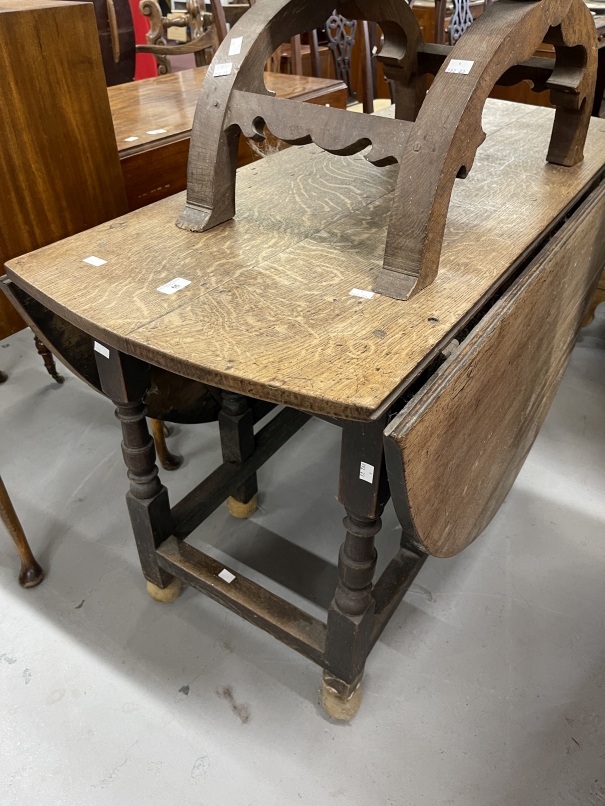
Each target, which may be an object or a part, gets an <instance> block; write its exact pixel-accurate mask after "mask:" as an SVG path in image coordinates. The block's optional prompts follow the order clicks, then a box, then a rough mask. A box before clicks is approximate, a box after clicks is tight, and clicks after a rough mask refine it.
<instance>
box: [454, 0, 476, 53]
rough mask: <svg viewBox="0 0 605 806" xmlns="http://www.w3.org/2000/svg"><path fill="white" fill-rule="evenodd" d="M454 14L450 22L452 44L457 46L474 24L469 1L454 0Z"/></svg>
mask: <svg viewBox="0 0 605 806" xmlns="http://www.w3.org/2000/svg"><path fill="white" fill-rule="evenodd" d="M453 2H454V13H453V14H452V18H451V20H450V30H449V33H450V43H451V44H452V45H455V44H456V42H457V41H458V40H459V39H460V37H461V36H462V34H463V33H464V32H465V31H466V29H467V28H470V26H471V25H472V24H473V15H472V13H471V6H470V2H469V0H453Z"/></svg>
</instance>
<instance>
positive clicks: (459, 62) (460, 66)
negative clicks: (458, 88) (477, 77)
mask: <svg viewBox="0 0 605 806" xmlns="http://www.w3.org/2000/svg"><path fill="white" fill-rule="evenodd" d="M474 64H475V62H469V61H467V60H466V59H452V61H451V62H450V63H449V64H448V66H447V67H446V68H445V72H446V73H459V74H460V75H462V76H467V75H468V74H469V73H470V72H471V67H472V66H473V65H474Z"/></svg>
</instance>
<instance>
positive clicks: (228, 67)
mask: <svg viewBox="0 0 605 806" xmlns="http://www.w3.org/2000/svg"><path fill="white" fill-rule="evenodd" d="M232 70H233V62H225V64H215V65H214V73H213V74H212V75H213V76H215V77H216V76H230V75H231V71H232Z"/></svg>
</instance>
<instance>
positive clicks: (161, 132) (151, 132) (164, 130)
mask: <svg viewBox="0 0 605 806" xmlns="http://www.w3.org/2000/svg"><path fill="white" fill-rule="evenodd" d="M167 131H168V129H149V131H148V132H145V134H166V132H167Z"/></svg>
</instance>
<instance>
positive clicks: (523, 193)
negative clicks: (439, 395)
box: [7, 101, 605, 420]
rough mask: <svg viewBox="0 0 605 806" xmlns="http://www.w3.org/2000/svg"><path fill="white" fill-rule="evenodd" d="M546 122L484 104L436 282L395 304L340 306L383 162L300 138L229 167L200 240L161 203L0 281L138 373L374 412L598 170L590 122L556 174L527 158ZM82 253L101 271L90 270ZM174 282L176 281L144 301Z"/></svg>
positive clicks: (370, 253)
mask: <svg viewBox="0 0 605 806" xmlns="http://www.w3.org/2000/svg"><path fill="white" fill-rule="evenodd" d="M511 108H513V109H515V108H516V109H518V117H517V119H516V120H510V119H509V118H507V115H508V110H509V109H511ZM503 110H506V112H503ZM492 112H493V114H494V115H495V117H496V118H499V121H498V123H496V124H492V125H490V116H491V115H492ZM552 114H553V113H552V112H551V110H548V109H531V110H530V111H528V108H527V107H522V106H516V105H509V104H508V103H507V102H498V101H488V103H487V105H486V112H485V119H486V128H485V130H486V132H487V133H488V136H487V138H486V141H485V143H484V144H483V146H482V147H481V148H480V149H479V151H478V153H477V158H476V164H475V168H474V170H473V172H472V173H471V174H470V175H469V177H468V178H467V179H466V180H464V181H457V182H456V185H455V188H454V193H453V196H452V203H451V206H450V211H449V215H448V221H447V227H446V233H445V240H444V246H443V251H442V255H441V263H440V270H439V273H438V276H437V279H436V280H435V282H434V283H433V284H432V285H431V286H429V287H428V288H426V289H424V290H423V291H422V292H421V293H419V294H418V295H416V297H414V298H412V299H410V300H407V301H401V300H394V299H391V298H388V297H384V296H381V295H378V294H377V295H375V296H374V297H372V298H371V299H363V298H359V297H355V296H350V291H351V290H352V289H354V288H356V289H361V290H368V289H371V288H372V284H373V281H374V279H375V276H376V273H377V272H378V271H379V269H380V267H381V265H382V260H383V256H384V247H385V240H386V226H387V212H388V209H389V206H390V205H391V203H392V199H391V197H390V196H391V194H392V192H393V190H394V186H395V179H396V173H397V171H396V168H395V170H393V167H388V168H376V167H374V166H372V165H370V164H369V163H367V161H366V160H364V159H363V157H362V156H361V155H358V156H355V157H336V156H331V155H329V154H325V153H323V152H319V151H318V150H317V149H316V147H315V146H304V147H302V148H293V149H290V150H289V151H286V152H282V153H281V154H279V155H276V156H275V157H271V158H269V159H266V160H264V161H262V162H261V163H256V164H255V165H252V166H248V167H246V168H244V169H242V170H241V171H240V172H239V174H238V213H237V216H236V218H235V219H234V220H233V221H230V222H227V223H225V224H223V225H221V226H218V227H216V228H214V229H212V230H210V231H208V232H205V233H191V232H186V231H184V230H180V229H178V228H177V227H176V226H175V224H174V221H175V218H176V216H177V215H178V214H179V212H180V210H181V208H182V205H183V197H182V195H177V196H175V197H172V198H170V199H166V200H164V201H162V202H159V203H157V204H155V205H151V206H150V207H149V208H146V209H144V210H139V211H136V212H134V213H132V214H130V215H127V216H123V217H122V218H120V219H119V220H117V221H115V222H112V223H110V224H106V225H102V226H100V227H96V228H95V229H93V230H90V231H88V232H86V233H82V234H80V235H77V236H75V237H73V238H70V239H69V240H67V241H64V242H62V243H60V244H55V245H53V246H50V247H47V248H46V249H44V250H39V251H38V252H36V253H33V254H31V255H28V256H25V257H22V258H17V259H14V260H12V261H10V262H9V264H8V266H7V271H8V274H9V277H11V278H12V279H15V280H16V281H17V282H18V284H19V285H21V286H22V287H23V288H25V289H26V290H27V291H28V292H29V293H31V294H32V296H34V297H35V298H36V299H38V300H39V301H40V302H42V303H43V304H45V305H47V306H48V307H49V308H51V309H52V310H54V311H55V312H56V313H58V314H59V315H61V316H63V317H65V318H66V319H68V320H69V321H71V322H73V323H74V324H75V325H77V326H79V327H82V329H84V330H86V332H88V333H90V334H92V335H93V336H94V337H95V338H98V339H100V340H104V341H105V343H107V344H109V345H111V346H113V347H116V348H117V349H121V350H124V351H126V352H128V353H130V354H132V355H134V356H137V357H139V358H142V359H144V360H145V361H149V362H150V363H152V364H155V365H157V366H160V367H163V368H166V369H169V370H171V371H174V372H177V373H180V374H182V375H185V376H187V377H190V378H194V379H196V380H200V381H203V382H206V383H210V384H213V385H217V386H220V387H221V388H224V389H229V390H232V391H236V392H243V393H245V394H247V395H251V396H254V397H257V398H261V399H265V400H270V401H272V402H277V403H286V404H288V405H292V406H296V407H298V408H302V409H306V410H308V411H311V412H313V413H319V414H325V415H331V416H337V417H342V418H349V419H357V420H370V419H375V418H376V417H378V416H380V414H381V413H382V412H383V411H384V410H385V408H386V407H387V406H388V405H389V403H390V402H391V401H392V400H393V399H394V398H395V397H397V396H398V395H399V394H400V392H401V391H402V389H403V388H404V387H405V385H406V384H407V383H409V381H410V379H411V378H412V377H414V375H415V374H417V373H418V372H419V371H420V370H421V369H422V368H423V366H425V365H426V363H427V362H428V361H429V360H431V358H432V357H433V356H434V355H435V354H436V352H437V351H438V350H439V349H440V348H441V347H442V346H444V344H445V343H447V341H448V339H449V338H450V337H451V334H452V333H453V332H455V330H456V329H457V328H459V327H460V324H461V323H462V322H464V321H466V320H467V319H468V318H470V316H472V314H473V313H474V312H475V311H476V310H477V309H478V308H479V307H480V305H481V304H482V302H483V301H484V300H485V299H486V298H487V297H488V296H489V295H490V293H491V292H493V289H494V288H495V287H497V286H498V285H499V284H500V283H501V282H502V280H503V279H504V278H505V277H506V276H507V275H508V274H510V272H511V271H512V270H513V269H514V268H515V267H517V266H518V265H519V264H520V263H521V261H522V260H523V259H524V258H525V257H526V256H528V255H529V254H530V253H531V251H532V250H535V249H536V248H537V246H538V245H539V243H540V241H541V239H542V238H543V237H544V236H545V235H546V234H547V233H548V231H549V229H550V228H551V227H552V226H553V225H554V224H556V222H557V221H558V220H559V219H560V218H561V216H562V215H563V214H564V212H565V211H566V210H567V209H569V207H570V206H571V205H572V204H573V203H574V201H576V200H577V198H578V197H579V196H581V195H582V194H583V193H584V192H586V189H587V186H588V185H589V184H590V183H591V181H592V180H594V179H595V178H596V177H597V176H598V175H600V173H601V171H602V163H603V158H602V155H603V153H604V150H605V123H603V122H602V121H599V120H593V122H592V124H591V131H590V133H589V136H588V140H587V143H586V148H585V159H584V161H583V162H581V163H579V164H578V165H576V166H574V167H571V168H562V167H559V166H556V165H550V164H547V163H545V161H544V154H545V151H546V146H547V143H548V140H549V137H550V133H551V129H552ZM502 115H504V119H502ZM501 124H502V125H501ZM89 255H95V256H98V257H100V258H102V259H104V260H106V261H107V263H106V264H105V265H103V266H101V267H100V268H99V269H95V272H94V273H92V272H90V271H89V268H90V267H89V266H88V265H87V264H86V263H83V262H82V261H83V258H85V257H87V256H89ZM176 277H182V278H184V279H187V280H190V281H191V284H190V285H189V286H187V287H186V288H184V289H182V290H181V291H178V292H177V293H175V294H173V295H171V296H165V295H164V294H161V293H159V292H157V291H156V289H157V288H158V287H159V286H161V285H162V284H163V283H166V282H168V281H171V280H173V279H174V278H176Z"/></svg>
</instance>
